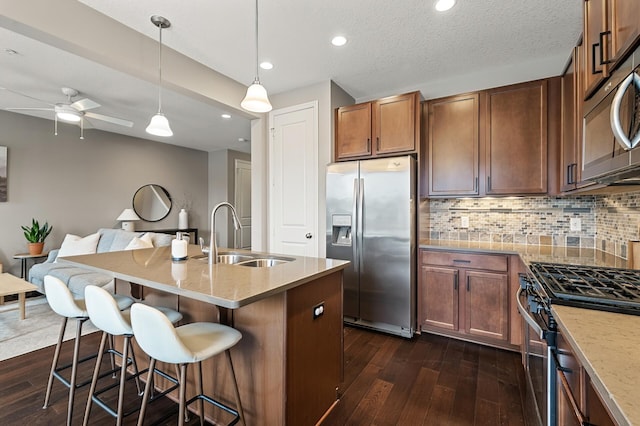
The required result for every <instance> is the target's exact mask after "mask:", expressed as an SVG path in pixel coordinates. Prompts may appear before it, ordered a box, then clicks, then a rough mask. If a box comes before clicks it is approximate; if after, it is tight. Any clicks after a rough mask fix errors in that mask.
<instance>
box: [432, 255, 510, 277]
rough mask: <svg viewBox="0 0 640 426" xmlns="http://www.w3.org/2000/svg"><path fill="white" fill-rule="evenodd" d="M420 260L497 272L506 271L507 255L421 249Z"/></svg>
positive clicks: (439, 264) (440, 264)
mask: <svg viewBox="0 0 640 426" xmlns="http://www.w3.org/2000/svg"><path fill="white" fill-rule="evenodd" d="M421 262H422V264H424V265H438V266H455V267H458V268H470V269H483V270H486V271H497V272H506V271H507V265H508V262H507V256H503V255H493V254H472V253H464V252H447V251H430V250H423V251H422V259H421Z"/></svg>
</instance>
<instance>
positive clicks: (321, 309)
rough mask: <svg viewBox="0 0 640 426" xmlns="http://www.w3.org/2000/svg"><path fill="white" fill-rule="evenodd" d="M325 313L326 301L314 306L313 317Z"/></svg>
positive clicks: (315, 317)
mask: <svg viewBox="0 0 640 426" xmlns="http://www.w3.org/2000/svg"><path fill="white" fill-rule="evenodd" d="M323 314H324V302H322V303H318V304H317V305H316V306H314V307H313V319H317V318H319V317H321V316H322V315H323Z"/></svg>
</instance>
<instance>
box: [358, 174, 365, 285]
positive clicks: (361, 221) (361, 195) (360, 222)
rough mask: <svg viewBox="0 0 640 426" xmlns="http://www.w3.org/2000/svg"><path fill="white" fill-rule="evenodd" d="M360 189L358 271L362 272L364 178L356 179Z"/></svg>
mask: <svg viewBox="0 0 640 426" xmlns="http://www.w3.org/2000/svg"><path fill="white" fill-rule="evenodd" d="M358 180H359V181H360V187H359V188H358V225H357V226H358V236H359V238H358V262H359V266H358V270H360V272H361V273H362V272H364V265H363V261H362V254H363V253H364V178H360V179H358Z"/></svg>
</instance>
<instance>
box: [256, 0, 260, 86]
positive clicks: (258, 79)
mask: <svg viewBox="0 0 640 426" xmlns="http://www.w3.org/2000/svg"><path fill="white" fill-rule="evenodd" d="M258 68H259V66H258V0H256V82H258V83H259V82H260V75H259V74H258V72H259V71H258Z"/></svg>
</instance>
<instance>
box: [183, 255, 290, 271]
mask: <svg viewBox="0 0 640 426" xmlns="http://www.w3.org/2000/svg"><path fill="white" fill-rule="evenodd" d="M191 258H192V259H194V260H201V261H204V262H206V261H207V260H208V259H209V257H208V255H206V254H199V255H196V256H192V257H191ZM293 260H294V259H293V258H290V257H277V256H268V255H267V256H266V255H264V254H258V253H235V252H222V253H220V254H219V255H218V263H224V264H227V265H238V266H249V267H254V268H268V267H271V266H276V265H280V264H283V263H288V262H291V261H293Z"/></svg>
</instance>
